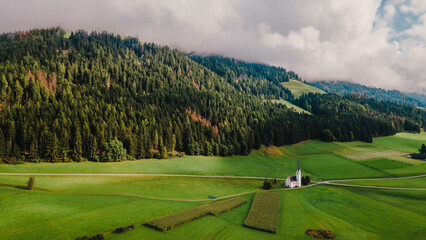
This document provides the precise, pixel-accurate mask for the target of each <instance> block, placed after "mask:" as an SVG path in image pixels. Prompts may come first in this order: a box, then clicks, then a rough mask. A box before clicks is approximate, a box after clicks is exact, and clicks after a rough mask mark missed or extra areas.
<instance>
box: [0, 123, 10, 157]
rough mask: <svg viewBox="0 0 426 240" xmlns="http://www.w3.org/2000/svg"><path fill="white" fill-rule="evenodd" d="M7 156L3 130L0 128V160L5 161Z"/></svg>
mask: <svg viewBox="0 0 426 240" xmlns="http://www.w3.org/2000/svg"><path fill="white" fill-rule="evenodd" d="M7 156H9V154H8V152H7V143H6V140H5V139H4V135H3V130H2V129H1V128H0V162H1V161H5V160H6V158H7Z"/></svg>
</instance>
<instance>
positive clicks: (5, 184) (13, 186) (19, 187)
mask: <svg viewBox="0 0 426 240" xmlns="http://www.w3.org/2000/svg"><path fill="white" fill-rule="evenodd" d="M0 186H1V187H12V188H17V189H21V190H27V186H25V185H19V184H9V183H0Z"/></svg>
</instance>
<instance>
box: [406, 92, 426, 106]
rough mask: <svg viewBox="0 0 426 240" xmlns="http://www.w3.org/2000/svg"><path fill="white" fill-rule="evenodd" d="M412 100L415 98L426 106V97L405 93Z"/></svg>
mask: <svg viewBox="0 0 426 240" xmlns="http://www.w3.org/2000/svg"><path fill="white" fill-rule="evenodd" d="M405 94H406V95H407V96H409V97H410V98H413V99H415V100H418V101H420V102H422V103H423V105H426V95H423V94H418V93H405Z"/></svg>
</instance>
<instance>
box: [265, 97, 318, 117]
mask: <svg viewBox="0 0 426 240" xmlns="http://www.w3.org/2000/svg"><path fill="white" fill-rule="evenodd" d="M271 101H272V102H273V103H277V104H284V105H285V106H286V107H287V108H289V109H291V110H294V111H296V112H298V113H305V114H310V115H312V113H310V112H308V111H306V110H305V109H303V108H301V107H299V106H296V105H294V104H293V103H291V102H289V101H286V100H283V99H280V100H271Z"/></svg>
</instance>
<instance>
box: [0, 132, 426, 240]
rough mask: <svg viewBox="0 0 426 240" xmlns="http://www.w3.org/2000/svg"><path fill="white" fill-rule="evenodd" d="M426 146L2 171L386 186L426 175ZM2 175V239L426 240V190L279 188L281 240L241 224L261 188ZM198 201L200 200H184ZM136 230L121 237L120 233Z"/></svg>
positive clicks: (413, 138) (329, 147)
mask: <svg viewBox="0 0 426 240" xmlns="http://www.w3.org/2000/svg"><path fill="white" fill-rule="evenodd" d="M422 143H426V134H425V133H424V132H422V133H421V134H409V133H400V134H397V135H395V136H390V137H384V138H376V139H374V142H373V143H372V144H368V143H363V142H351V143H325V142H322V141H316V140H312V141H306V142H302V143H299V144H295V145H291V146H284V147H262V148H261V149H259V150H255V151H253V152H252V153H251V154H250V155H249V156H233V157H223V158H222V157H204V156H187V157H182V158H172V159H167V160H154V159H151V160H137V161H127V162H119V163H91V162H82V163H60V164H56V163H54V164H52V163H39V164H20V165H0V172H2V173H6V172H9V173H147V174H149V173H160V174H193V175H212V176H215V175H230V176H255V177H262V178H263V177H270V178H286V177H287V176H289V175H294V174H295V171H296V168H297V163H298V161H300V165H301V169H302V175H310V176H311V177H312V180H314V181H320V180H333V179H361V178H386V177H400V176H414V175H420V174H425V173H426V162H425V161H419V160H414V159H407V158H406V157H405V153H406V152H415V151H417V149H418V148H419V147H420V145H421V144H422ZM28 177H29V176H5V175H0V239H75V238H77V237H82V236H94V235H96V234H98V233H104V234H105V237H106V239H310V238H309V237H307V236H305V234H304V233H305V231H306V230H307V229H324V230H330V231H332V232H333V233H335V234H336V235H337V237H338V238H339V239H422V238H425V236H426V205H425V204H424V202H425V199H426V191H407V190H405V191H404V190H384V189H365V188H356V187H339V186H329V185H316V186H311V187H307V188H302V189H291V190H288V189H276V190H273V191H274V192H277V193H279V194H281V206H280V220H279V225H278V230H277V233H276V234H272V233H266V232H261V231H256V230H253V229H249V228H245V227H243V226H242V223H243V221H244V219H245V217H246V215H247V212H248V210H249V208H250V204H251V201H252V198H253V196H254V192H257V191H261V186H262V183H263V181H262V180H253V179H227V178H201V177H177V176H174V177H158V176H155V177H154V176H130V175H128V176H35V188H34V190H32V191H28V190H25V189H24V188H25V184H26V182H27V181H28ZM341 183H347V184H355V185H369V186H383V187H402V188H426V178H425V177H422V178H413V179H393V180H363V181H360V180H358V181H357V180H353V181H344V182H341ZM234 194H243V195H242V197H244V198H246V199H247V201H248V202H247V203H246V204H244V205H242V206H240V207H238V208H235V209H233V210H231V211H229V212H226V213H224V214H221V215H219V216H206V217H203V218H201V219H197V220H195V221H193V222H190V223H187V224H184V225H182V226H179V227H177V228H175V229H172V230H169V231H167V232H165V233H162V232H159V231H156V230H154V229H151V228H148V227H145V226H143V225H142V223H144V222H146V221H148V220H151V219H154V218H157V217H161V216H164V215H168V214H172V213H175V212H178V211H182V210H185V209H189V208H192V207H195V206H198V205H201V204H206V203H209V202H211V201H212V200H210V199H208V196H209V195H214V196H216V197H226V196H230V195H234ZM185 200H195V201H185ZM132 223H134V224H135V226H136V228H135V229H134V230H130V231H128V232H126V233H122V234H114V233H111V231H113V230H114V229H115V228H118V227H123V226H127V225H130V224H132Z"/></svg>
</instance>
